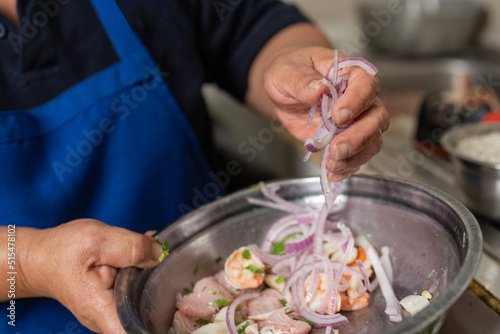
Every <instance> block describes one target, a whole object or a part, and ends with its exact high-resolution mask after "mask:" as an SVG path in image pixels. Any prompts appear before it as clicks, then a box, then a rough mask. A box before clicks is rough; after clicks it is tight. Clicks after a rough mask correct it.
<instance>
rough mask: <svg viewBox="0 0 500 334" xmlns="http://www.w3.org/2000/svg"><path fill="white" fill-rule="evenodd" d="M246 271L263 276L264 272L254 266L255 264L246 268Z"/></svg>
mask: <svg viewBox="0 0 500 334" xmlns="http://www.w3.org/2000/svg"><path fill="white" fill-rule="evenodd" d="M244 269H247V270H250V271H251V272H252V273H254V274H263V273H264V272H263V271H262V270H260V269H259V267H257V266H254V265H253V264H250V265H248V266H246V267H245V268H244Z"/></svg>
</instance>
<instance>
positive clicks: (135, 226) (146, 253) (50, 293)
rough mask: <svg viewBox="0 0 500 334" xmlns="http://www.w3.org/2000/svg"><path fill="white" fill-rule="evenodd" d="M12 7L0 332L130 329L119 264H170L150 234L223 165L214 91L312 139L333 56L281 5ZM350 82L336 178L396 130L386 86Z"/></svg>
mask: <svg viewBox="0 0 500 334" xmlns="http://www.w3.org/2000/svg"><path fill="white" fill-rule="evenodd" d="M0 12H1V13H2V15H0V50H1V55H2V56H1V57H0V87H1V88H0V111H1V112H0V157H1V161H2V163H1V164H0V171H1V172H0V222H1V224H2V225H3V226H1V230H2V233H1V235H2V237H1V238H0V249H1V251H0V268H1V273H2V274H1V275H2V279H1V280H0V282H1V283H0V290H1V294H0V296H1V297H0V298H1V300H2V301H3V303H2V304H1V308H0V309H2V310H4V311H3V312H5V314H7V315H10V317H5V316H3V317H2V318H3V320H2V321H0V331H1V332H2V333H87V332H89V330H90V331H95V332H104V333H121V332H123V329H122V327H121V325H120V322H119V319H118V317H117V312H116V308H115V303H114V296H113V284H114V280H115V277H116V274H117V270H118V268H121V267H126V266H136V267H139V268H150V267H154V266H155V265H157V264H158V258H159V256H160V254H161V252H162V249H161V245H160V244H159V243H158V242H156V241H155V240H154V239H153V238H152V237H151V234H152V233H151V232H148V233H146V234H144V233H145V232H147V231H151V230H159V229H162V228H164V227H165V225H166V224H168V223H171V222H173V221H174V220H176V219H177V218H178V217H179V216H180V214H181V212H180V210H179V207H180V206H181V205H182V204H185V205H189V204H191V203H192V202H193V189H203V186H204V185H206V184H207V182H210V181H211V179H210V172H211V170H214V172H217V170H215V167H214V166H216V163H217V159H216V158H215V157H216V154H215V152H214V147H213V145H212V137H211V127H210V120H209V117H208V114H207V111H206V107H205V105H204V102H203V99H202V96H201V92H200V89H201V85H202V84H203V83H204V82H215V83H217V84H218V85H219V86H220V87H222V88H223V89H225V90H227V91H228V92H229V93H231V94H232V95H233V96H235V97H236V98H238V99H239V100H241V101H242V102H244V103H246V104H247V105H249V106H250V107H251V108H253V109H255V110H256V111H258V112H260V113H262V114H263V115H266V116H268V117H275V116H277V117H278V118H279V120H280V121H281V122H282V123H283V124H284V126H285V127H286V128H287V129H288V130H289V131H290V132H291V133H292V134H293V135H294V136H295V137H296V138H297V139H299V140H304V139H305V138H307V137H309V136H311V135H312V134H313V133H314V130H315V129H314V128H315V127H314V126H311V127H309V129H305V127H304V125H305V124H306V122H307V117H308V114H309V113H308V112H307V111H308V110H309V108H310V106H311V105H316V104H318V102H319V99H320V96H321V94H323V93H328V88H327V87H326V86H325V85H323V84H321V79H322V78H323V77H324V76H326V75H327V72H328V70H329V69H330V67H331V66H332V64H333V53H334V52H333V50H332V49H331V45H330V43H329V42H328V40H327V38H326V37H325V36H324V35H323V34H322V33H321V32H320V31H319V30H318V29H317V28H316V27H315V26H314V25H313V24H311V23H310V22H308V20H307V19H306V18H305V17H304V16H303V15H302V14H301V13H300V12H299V11H298V10H297V9H296V8H294V7H292V6H288V5H285V4H282V3H280V2H278V1H275V0H254V1H233V0H221V1H209V0H205V1H202V0H190V1H188V0H185V1H175V0H168V1H133V2H132V1H116V2H115V1H110V0H91V1H90V0H80V1H69V0H25V1H19V2H16V0H2V1H0ZM345 73H347V74H348V76H349V77H348V87H347V90H346V92H345V94H344V95H343V96H342V98H340V99H339V100H338V101H337V103H336V104H335V105H334V107H333V119H334V121H335V122H336V123H338V124H344V123H347V122H349V121H352V120H354V122H353V123H352V125H351V126H350V127H349V128H348V129H347V130H346V131H345V132H343V133H342V134H341V135H339V136H338V137H336V138H335V140H334V141H333V142H332V143H331V145H330V159H329V161H328V164H327V167H328V168H329V169H330V170H332V171H333V172H332V173H330V174H329V176H328V177H329V180H330V181H337V180H341V179H344V178H347V177H349V176H350V175H351V174H353V173H354V172H355V171H356V170H357V169H358V168H359V167H360V166H361V165H362V164H363V163H365V162H366V161H368V160H369V159H370V158H371V157H372V156H373V155H375V154H376V153H377V152H378V151H379V149H380V147H381V144H382V140H381V134H382V133H383V132H384V131H385V130H386V129H387V127H388V125H389V120H388V115H387V112H386V110H385V108H384V106H383V105H382V103H381V102H380V100H379V98H378V97H377V94H378V92H379V89H380V87H379V82H378V80H377V79H376V78H375V77H373V76H370V75H368V74H366V72H364V71H363V70H362V69H360V68H350V69H347V70H345ZM317 123H318V120H316V122H315V124H317ZM217 192H219V194H223V189H217ZM11 277H14V279H13V280H10V281H8V280H7V279H10V278H11ZM12 282H14V284H12ZM13 286H14V293H10V291H12V287H13ZM12 305H14V310H13V311H12ZM7 308H10V310H8V309H7ZM12 315H13V317H12Z"/></svg>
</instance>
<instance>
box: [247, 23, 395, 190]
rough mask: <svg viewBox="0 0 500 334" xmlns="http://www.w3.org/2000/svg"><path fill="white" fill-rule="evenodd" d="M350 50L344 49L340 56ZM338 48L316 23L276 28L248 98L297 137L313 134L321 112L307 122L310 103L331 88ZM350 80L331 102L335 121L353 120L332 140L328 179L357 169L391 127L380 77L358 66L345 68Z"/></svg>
mask: <svg viewBox="0 0 500 334" xmlns="http://www.w3.org/2000/svg"><path fill="white" fill-rule="evenodd" d="M344 58H346V56H344V55H342V54H341V55H340V59H344ZM333 61H334V51H333V49H332V46H331V45H330V43H329V41H328V39H327V38H326V37H325V36H324V35H323V33H322V32H321V31H320V30H319V29H317V28H316V27H315V26H314V25H312V24H309V23H300V24H295V25H292V26H290V27H288V28H286V29H284V30H282V31H281V32H279V33H278V34H276V35H275V36H274V37H273V38H272V39H271V40H270V41H269V42H268V43H267V45H265V46H264V48H263V49H262V50H261V52H260V53H259V55H258V56H257V58H256V59H255V61H254V64H253V66H252V68H251V71H250V75H249V89H248V92H247V94H246V97H245V99H246V102H247V103H248V104H249V105H250V106H251V107H252V108H254V109H255V110H258V111H260V112H262V113H263V114H264V115H266V116H271V117H272V116H277V117H278V118H279V119H280V121H281V122H282V124H283V125H284V126H285V127H286V128H287V129H288V131H289V132H290V133H291V134H292V135H293V136H294V137H295V138H297V139H298V140H300V141H305V139H306V138H308V137H312V136H314V133H315V131H316V126H315V125H317V124H318V122H319V114H318V115H317V117H316V118H315V120H314V121H313V123H312V126H310V127H309V128H306V126H305V125H306V123H307V119H308V117H309V109H310V107H311V106H313V105H318V104H319V101H320V97H321V95H322V94H324V93H326V94H328V93H329V90H328V87H326V86H325V85H324V84H322V83H321V80H322V78H323V77H326V76H327V74H328V71H329V70H330V68H331V67H332V66H333ZM344 73H347V75H348V79H347V80H348V84H347V88H346V90H345V93H344V94H343V95H342V96H341V97H340V98H339V99H338V100H337V102H336V103H335V104H334V106H333V110H332V111H333V112H332V118H333V120H334V121H335V122H336V123H337V124H344V123H347V122H349V121H351V120H354V122H353V123H352V124H351V125H350V126H349V128H347V130H345V131H344V132H342V133H341V134H340V135H338V136H336V137H335V138H334V139H333V141H332V142H331V144H330V157H329V158H328V159H327V164H326V167H327V168H328V169H329V170H330V171H333V172H329V173H328V174H327V177H328V179H329V180H330V181H340V180H343V179H345V178H347V177H349V176H351V175H352V174H353V173H354V172H356V171H357V170H358V169H359V168H360V167H361V166H362V165H363V164H364V163H366V162H367V161H368V160H370V158H371V157H373V156H374V155H375V154H377V153H378V152H379V151H380V148H381V146H382V133H383V132H384V131H386V130H387V129H388V128H389V123H390V122H389V114H388V113H387V110H386V109H385V107H384V106H383V104H382V102H381V101H380V99H379V98H378V97H377V96H378V93H379V91H380V83H379V81H378V79H377V77H375V76H372V75H369V74H368V73H366V72H365V71H364V70H363V69H361V68H359V67H351V68H347V69H344V70H342V71H341V72H340V74H344Z"/></svg>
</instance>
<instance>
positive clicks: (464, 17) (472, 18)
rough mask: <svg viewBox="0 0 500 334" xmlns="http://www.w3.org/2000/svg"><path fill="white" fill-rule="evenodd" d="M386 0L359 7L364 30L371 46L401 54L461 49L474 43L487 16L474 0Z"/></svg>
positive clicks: (455, 51)
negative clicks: (466, 0) (467, 0)
mask: <svg viewBox="0 0 500 334" xmlns="http://www.w3.org/2000/svg"><path fill="white" fill-rule="evenodd" d="M383 2H385V4H382V3H381V2H380V1H379V2H375V3H373V2H370V3H366V4H363V5H361V6H360V7H359V13H360V16H361V21H362V23H363V26H362V28H363V29H362V31H363V33H364V34H365V39H368V40H369V43H370V46H372V47H374V48H375V49H378V50H381V51H385V52H389V53H394V54H398V55H405V56H407V55H409V56H435V55H443V54H446V55H453V54H457V53H461V52H463V51H465V50H466V49H467V47H469V46H471V44H472V41H473V38H474V37H475V35H476V34H477V32H478V31H479V28H480V24H481V23H482V22H484V20H485V11H484V10H483V8H482V7H481V5H479V4H477V3H475V2H465V1H441V0H425V1H424V0H413V1H410V0H407V1H402V2H401V3H399V2H394V1H383ZM391 4H392V5H391ZM395 4H399V5H398V6H395Z"/></svg>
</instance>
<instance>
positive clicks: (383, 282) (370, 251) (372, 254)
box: [365, 245, 402, 322]
mask: <svg viewBox="0 0 500 334" xmlns="http://www.w3.org/2000/svg"><path fill="white" fill-rule="evenodd" d="M365 251H366V256H367V258H368V259H369V260H370V262H371V263H372V267H373V270H374V271H375V274H376V275H377V279H378V282H379V284H380V289H381V290H382V295H383V296H384V298H385V303H386V307H385V313H386V314H387V315H389V320H391V321H392V322H401V321H402V316H401V306H400V305H399V300H398V299H397V298H396V294H395V293H394V290H393V289H392V286H391V283H390V282H389V279H388V278H387V274H386V272H385V270H384V267H383V265H382V262H381V261H380V258H379V256H378V254H377V251H376V250H375V248H373V246H372V245H370V246H368V248H367V249H365Z"/></svg>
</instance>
